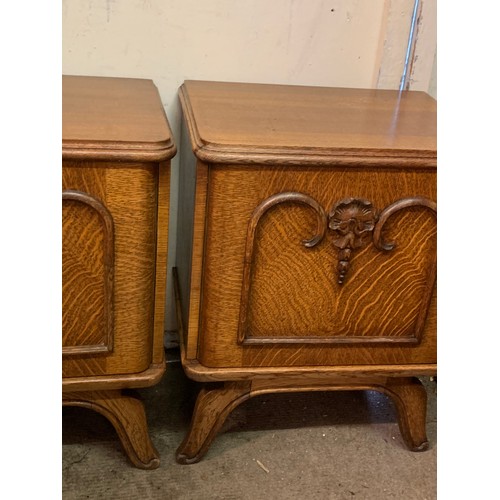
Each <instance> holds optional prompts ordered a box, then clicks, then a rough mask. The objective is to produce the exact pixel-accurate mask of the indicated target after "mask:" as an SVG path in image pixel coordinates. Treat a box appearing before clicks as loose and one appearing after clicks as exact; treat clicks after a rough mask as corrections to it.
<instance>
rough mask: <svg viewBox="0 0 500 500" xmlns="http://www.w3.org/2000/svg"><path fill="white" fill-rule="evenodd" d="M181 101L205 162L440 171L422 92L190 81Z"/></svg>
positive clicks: (431, 116) (432, 114)
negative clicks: (382, 161)
mask: <svg viewBox="0 0 500 500" xmlns="http://www.w3.org/2000/svg"><path fill="white" fill-rule="evenodd" d="M180 98H181V102H182V104H183V110H184V113H185V117H186V119H187V121H188V126H189V130H190V135H191V143H192V147H193V150H194V152H195V154H196V155H197V156H198V157H199V158H200V159H202V160H204V161H211V162H220V163H256V162H257V163H275V162H284V163H331V162H332V160H334V159H335V160H336V161H337V162H342V163H344V164H352V165H356V164H360V163H362V164H368V163H370V164H375V163H376V162H374V157H376V158H375V159H377V158H378V159H379V160H380V159H385V161H386V163H390V164H396V163H397V164H398V166H399V167H401V166H404V165H412V166H420V167H432V166H433V165H435V160H436V102H435V101H434V100H433V99H432V98H431V97H430V96H428V95H427V94H425V93H424V92H409V91H405V92H398V91H393V90H368V89H345V88H324V87H301V86H285V85H264V84H244V83H241V84H240V83H224V82H204V81H186V82H185V83H184V85H183V86H182V87H181V89H180Z"/></svg>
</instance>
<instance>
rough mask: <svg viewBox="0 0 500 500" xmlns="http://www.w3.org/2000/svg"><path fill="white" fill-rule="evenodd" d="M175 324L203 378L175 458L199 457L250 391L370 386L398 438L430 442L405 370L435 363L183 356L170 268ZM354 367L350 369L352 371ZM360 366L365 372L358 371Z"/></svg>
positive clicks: (193, 371)
mask: <svg viewBox="0 0 500 500" xmlns="http://www.w3.org/2000/svg"><path fill="white" fill-rule="evenodd" d="M173 278H174V289H175V296H176V304H177V307H176V310H177V320H178V325H179V335H180V346H181V359H182V363H183V366H184V369H185V372H186V374H187V375H188V376H189V377H190V378H192V379H194V380H197V381H200V382H208V383H206V384H205V385H204V387H203V388H202V389H201V390H200V392H199V394H198V397H197V400H196V404H195V408H194V413H193V417H192V420H191V425H190V428H189V430H188V432H187V435H186V437H185V439H184V441H183V442H182V443H181V445H180V446H179V448H178V449H177V452H176V460H177V462H178V463H180V464H193V463H196V462H198V461H200V460H201V459H202V458H203V456H204V455H205V454H206V452H207V451H208V448H209V447H210V445H211V443H212V441H213V440H214V439H215V437H216V436H217V434H218V432H219V431H220V429H221V428H222V426H223V424H224V422H225V420H226V418H227V417H228V415H229V414H230V413H231V412H232V411H233V410H234V409H235V408H236V407H237V406H238V405H239V404H241V403H243V402H244V401H246V400H248V399H250V398H251V397H254V396H259V395H262V394H269V393H280V392H306V391H340V390H345V391H352V390H374V391H378V392H382V393H384V394H386V395H387V396H389V397H390V398H391V399H392V401H393V402H394V404H395V407H396V410H397V413H398V424H399V429H400V432H401V435H402V438H403V440H404V442H405V444H406V446H407V447H408V449H409V450H411V451H425V450H427V449H428V447H429V442H428V440H427V435H426V413H427V393H426V390H425V388H424V386H423V385H422V383H421V382H420V380H419V379H418V378H416V377H415V376H409V375H433V374H435V373H436V367H435V365H415V366H414V367H412V366H401V367H396V366H390V365H388V366H386V367H384V366H370V367H366V370H363V367H300V368H284V367H280V368H277V369H274V368H263V369H258V368H248V369H244V368H238V369H215V368H212V369H211V368H207V367H204V366H203V365H201V364H200V363H199V362H197V361H193V360H187V359H186V352H185V349H184V345H185V344H184V340H185V332H184V328H183V322H182V315H181V305H180V294H179V283H178V276H177V272H176V269H175V268H174V272H173ZM354 368H355V372H354ZM363 372H364V373H363Z"/></svg>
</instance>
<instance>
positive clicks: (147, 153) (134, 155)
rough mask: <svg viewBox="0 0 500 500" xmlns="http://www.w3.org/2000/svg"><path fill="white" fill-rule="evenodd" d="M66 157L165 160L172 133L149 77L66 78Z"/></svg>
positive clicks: (169, 153)
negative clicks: (146, 78)
mask: <svg viewBox="0 0 500 500" xmlns="http://www.w3.org/2000/svg"><path fill="white" fill-rule="evenodd" d="M62 143H63V157H68V158H73V157H75V155H76V157H78V156H84V155H88V156H96V157H100V156H104V157H115V158H120V157H121V156H123V157H124V159H137V160H141V159H144V160H163V159H168V158H171V157H172V156H173V155H174V154H175V146H174V144H173V140H172V133H171V131H170V127H169V124H168V121H167V117H166V115H165V111H164V109H163V105H162V103H161V99H160V96H159V94H158V90H157V88H156V86H155V85H154V83H153V82H152V81H151V80H142V79H132V78H107V77H89V76H67V75H65V76H63V77H62Z"/></svg>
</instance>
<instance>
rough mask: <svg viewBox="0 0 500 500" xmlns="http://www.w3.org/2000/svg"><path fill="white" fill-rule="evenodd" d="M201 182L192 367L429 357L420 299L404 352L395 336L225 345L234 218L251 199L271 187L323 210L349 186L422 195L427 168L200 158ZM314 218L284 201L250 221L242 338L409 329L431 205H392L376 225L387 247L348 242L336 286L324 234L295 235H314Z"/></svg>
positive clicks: (231, 329)
mask: <svg viewBox="0 0 500 500" xmlns="http://www.w3.org/2000/svg"><path fill="white" fill-rule="evenodd" d="M241 185H244V186H245V190H241V188H240V187H241ZM209 188H210V191H209V199H208V205H207V216H206V220H207V222H206V224H207V227H206V240H207V241H210V245H207V246H206V247H205V253H204V270H205V271H204V280H203V291H202V297H203V303H202V314H201V317H202V319H201V331H202V332H203V338H202V339H200V345H199V349H200V353H199V358H198V359H199V360H200V361H201V362H202V364H204V365H205V366H208V367H226V368H227V367H237V366H254V367H255V366H282V365H283V364H285V365H287V366H305V365H311V364H313V365H350V364H357V365H362V364H365V363H370V364H372V363H375V364H402V363H403V362H408V363H426V362H428V363H435V359H436V339H435V333H433V332H435V323H434V317H435V312H434V311H435V309H434V308H435V304H431V306H430V310H429V312H428V313H427V316H426V322H425V327H424V329H423V332H422V334H421V342H420V344H419V345H418V346H417V347H416V348H414V349H413V348H412V349H407V348H404V347H398V346H396V345H394V346H388V347H387V348H386V347H383V346H381V347H376V346H370V347H369V348H364V347H361V346H360V347H359V349H358V348H357V349H352V348H351V347H350V346H348V345H346V346H341V345H338V346H336V347H335V348H331V347H330V348H329V347H328V346H320V347H318V346H305V345H304V346H299V347H298V348H295V347H293V346H291V347H290V348H289V349H288V348H286V346H283V345H281V346H273V345H266V346H247V347H246V348H243V347H242V346H238V345H237V344H236V343H235V339H237V338H238V327H239V319H240V314H239V312H240V301H241V290H242V278H243V276H244V261H245V248H246V236H247V235H246V227H247V224H248V221H249V220H250V219H251V216H252V213H253V211H254V210H255V207H257V206H258V205H259V204H260V203H261V202H262V200H265V199H267V198H269V197H270V196H272V195H274V194H275V193H279V192H301V193H307V194H308V195H310V196H311V197H312V198H314V199H315V200H317V202H318V203H319V204H320V205H321V206H323V207H332V206H333V205H334V204H335V202H336V201H337V200H338V199H343V198H348V197H350V196H352V194H353V193H355V194H356V197H358V196H359V197H361V198H365V199H369V200H372V202H373V204H374V205H375V206H381V207H386V206H390V205H391V204H392V203H393V202H394V201H396V200H397V199H399V197H401V198H405V197H408V198H411V197H412V196H414V193H418V194H419V195H420V196H422V197H426V198H429V199H431V200H433V199H435V196H436V193H435V174H434V173H432V172H422V171H409V170H405V171H404V172H401V173H398V175H394V174H393V172H392V170H391V169H388V170H386V171H382V169H380V168H379V169H378V170H376V171H371V170H369V169H363V170H362V171H361V170H352V169H327V168H313V167H310V168H308V167H302V168H299V167H290V166H288V167H266V168H263V167H261V168H256V167H245V168H243V167H237V166H234V167H228V166H223V167H222V166H221V167H219V166H212V167H211V170H210V185H209ZM392 193H397V194H396V195H395V194H392ZM396 196H397V198H396ZM316 227H317V222H316V215H315V213H314V212H313V211H312V210H310V209H309V208H307V207H302V206H300V205H293V204H290V205H289V206H286V207H285V206H284V205H283V206H281V205H279V206H276V207H274V208H273V209H272V210H270V211H269V212H268V213H267V214H266V217H264V219H262V220H261V222H260V224H259V227H258V229H257V234H256V241H257V242H258V244H257V252H256V257H255V259H256V260H255V265H254V267H253V271H252V273H253V274H252V278H251V282H252V291H251V296H250V297H251V298H250V302H249V324H250V325H251V328H252V337H258V336H260V337H266V336H267V337H279V336H281V337H293V336H296V337H308V336H316V337H328V336H330V335H331V332H336V335H337V336H346V335H351V336H367V335H371V336H374V337H375V336H377V337H390V336H393V337H396V336H397V337H403V336H408V337H413V336H414V332H415V329H416V327H417V325H416V322H417V318H418V316H419V311H420V308H421V307H420V306H421V302H420V301H421V299H422V298H423V297H424V296H425V294H426V291H427V288H428V283H427V274H428V273H430V274H432V272H433V271H432V269H433V268H432V265H433V263H434V256H435V248H436V241H435V231H436V223H435V218H434V216H433V215H432V213H429V211H428V210H426V209H419V208H418V207H409V208H408V209H407V210H404V211H401V212H399V213H397V214H394V216H393V217H391V218H390V219H389V220H388V221H387V224H386V227H385V229H384V234H385V235H386V237H387V238H388V239H396V240H397V243H398V245H397V247H396V248H395V249H394V250H393V251H392V252H389V253H387V254H386V253H384V252H380V251H379V250H378V249H376V248H375V247H374V245H369V246H367V247H365V248H363V249H360V250H359V251H358V252H357V253H356V254H355V255H354V257H353V259H352V272H351V275H350V278H349V280H348V281H347V282H346V283H345V284H344V285H342V286H339V285H337V284H336V283H335V279H334V276H335V272H336V271H335V268H336V252H335V250H334V249H333V248H332V244H331V242H329V241H328V238H325V239H324V240H323V241H322V242H321V243H320V244H318V245H316V246H315V247H314V248H305V247H304V246H303V245H302V240H303V239H304V238H310V237H313V236H314V234H315V231H316ZM229 242H230V244H229ZM292 270H293V271H292ZM374 277H376V279H374ZM215 283H216V284H217V285H216V286H214V285H213V284H215ZM402 297H404V298H405V300H404V301H403V300H402ZM409 304H413V305H412V306H411V307H408V305H409Z"/></svg>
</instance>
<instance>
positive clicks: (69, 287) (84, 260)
mask: <svg viewBox="0 0 500 500" xmlns="http://www.w3.org/2000/svg"><path fill="white" fill-rule="evenodd" d="M62 199H63V224H62V234H63V242H62V247H63V248H62V259H63V290H62V298H63V307H62V310H63V318H62V319H63V322H62V323H63V324H62V331H63V341H62V343H63V355H64V354H66V355H67V354H78V353H81V354H83V353H92V352H111V351H112V350H113V272H114V231H113V218H112V216H111V214H110V213H109V211H108V209H107V208H106V207H105V206H104V205H103V204H102V203H101V202H100V201H99V200H98V199H96V198H94V197H92V196H90V195H88V194H86V193H82V192H80V191H63V195H62Z"/></svg>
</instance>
